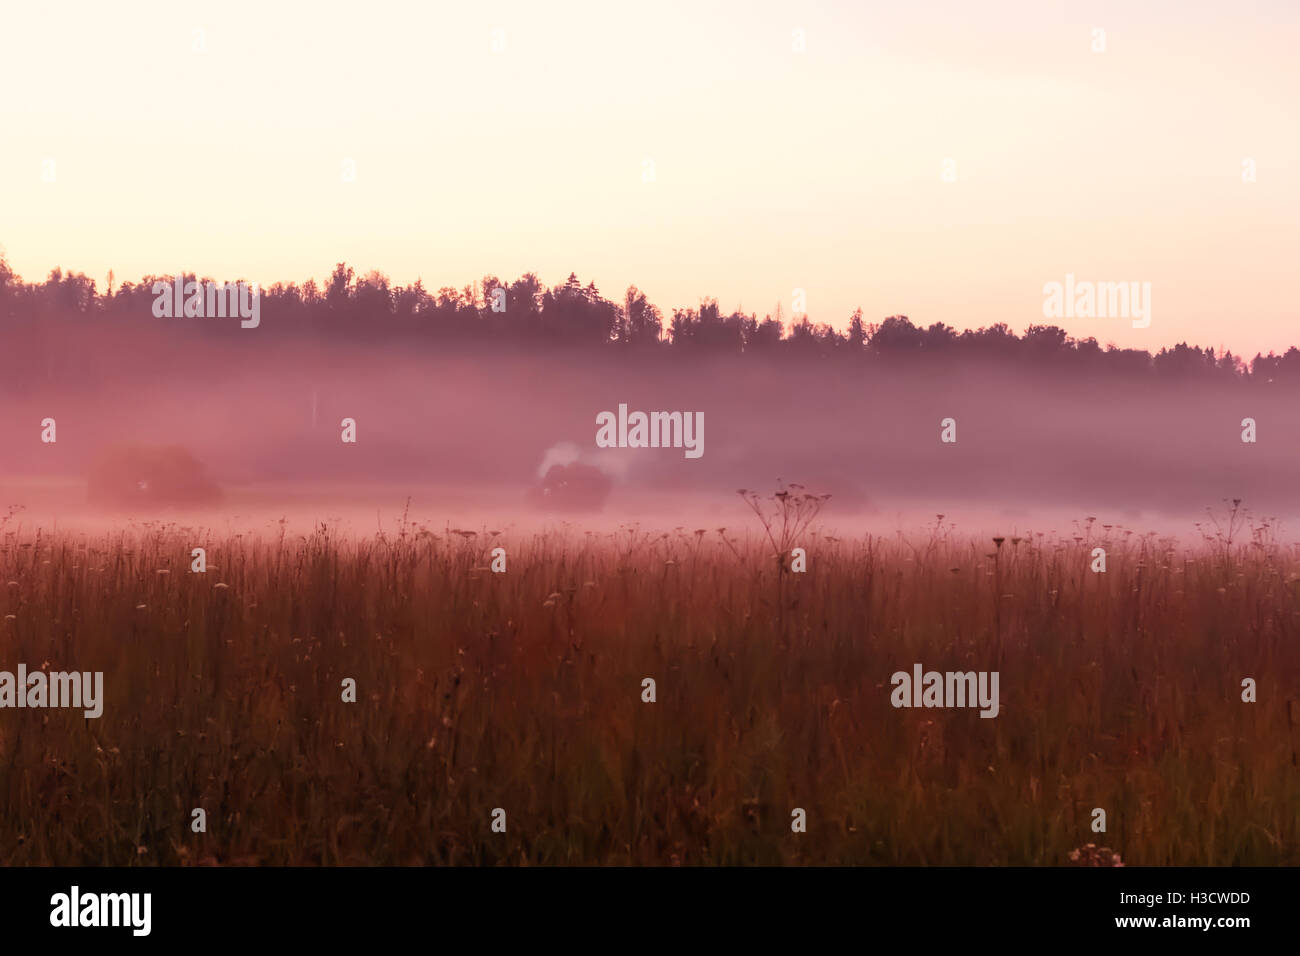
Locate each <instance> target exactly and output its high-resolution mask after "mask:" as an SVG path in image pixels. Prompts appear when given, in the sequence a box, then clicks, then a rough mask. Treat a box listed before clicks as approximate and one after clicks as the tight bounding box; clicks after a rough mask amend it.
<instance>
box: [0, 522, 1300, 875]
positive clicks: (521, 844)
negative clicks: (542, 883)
mask: <svg viewBox="0 0 1300 956" xmlns="http://www.w3.org/2000/svg"><path fill="white" fill-rule="evenodd" d="M19 520H20V519H19V518H18V517H12V518H11V519H10V521H9V523H8V525H7V527H5V526H4V525H3V521H4V514H3V511H2V510H0V642H2V646H3V654H0V670H7V671H14V670H16V668H17V666H18V664H19V663H25V664H26V665H27V666H28V668H29V669H30V670H35V669H38V668H42V667H44V668H46V669H48V670H74V669H75V670H79V671H100V670H102V671H103V672H104V682H105V698H106V699H105V703H104V712H103V716H102V717H101V718H99V719H89V720H88V719H86V718H84V717H83V716H82V714H81V711H80V710H53V709H47V710H32V709H4V710H0V818H3V819H4V821H5V826H4V827H3V828H2V829H0V860H3V861H4V862H5V863H8V864H18V865H22V864H115V865H136V864H142V865H149V864H201V863H221V864H235V863H259V864H336V863H341V864H432V863H437V864H470V863H478V864H483V863H486V864H491V863H524V862H529V863H538V864H576V863H595V864H629V863H637V864H683V865H691V864H704V863H721V864H751V863H795V864H815V863H853V864H1029V865H1049V866H1054V865H1064V864H1066V863H1067V862H1068V861H1069V856H1070V852H1071V851H1072V850H1073V849H1075V848H1077V847H1080V846H1083V845H1085V844H1088V843H1096V844H1099V845H1105V846H1107V847H1110V848H1112V849H1113V850H1114V851H1116V852H1118V853H1120V854H1121V855H1122V858H1123V860H1124V862H1125V864H1126V865H1146V864H1154V865H1162V864H1211V865H1226V864H1297V863H1300V767H1297V753H1298V752H1300V699H1298V698H1300V577H1298V575H1300V553H1297V550H1296V548H1295V546H1293V545H1291V544H1289V543H1283V542H1281V541H1279V540H1275V538H1274V529H1273V528H1272V527H1270V526H1268V525H1267V524H1263V523H1257V522H1246V523H1244V524H1243V526H1242V527H1241V528H1240V529H1239V530H1238V531H1237V532H1236V533H1235V534H1234V537H1233V540H1232V542H1231V543H1229V542H1228V541H1227V539H1226V536H1220V537H1215V536H1214V535H1213V534H1211V535H1210V536H1209V537H1207V538H1206V539H1205V540H1201V541H1197V542H1189V541H1186V540H1184V541H1182V542H1174V541H1173V540H1172V539H1161V538H1158V537H1156V536H1154V535H1143V534H1139V533H1131V532H1127V531H1125V530H1123V529H1120V528H1115V527H1112V528H1109V529H1107V528H1103V527H1102V526H1101V525H1100V524H1099V523H1088V522H1086V521H1082V520H1081V522H1080V532H1079V534H1078V535H1077V536H1074V535H1070V534H1065V535H1062V536H1052V535H1038V534H1033V535H1031V536H1029V537H1024V538H1020V537H1013V536H1008V537H1007V538H1006V540H1005V541H1003V542H1002V543H1001V544H1000V545H995V544H994V542H993V541H992V540H990V539H989V538H987V537H978V538H976V537H972V536H969V535H967V534H965V533H960V532H959V533H956V534H954V533H951V532H949V531H948V530H946V527H945V525H944V524H943V523H942V522H939V523H936V525H935V527H934V528H933V529H932V530H930V531H928V532H924V533H920V534H915V535H911V536H898V535H893V536H886V537H883V538H882V537H870V536H864V537H856V538H852V539H847V538H846V539H840V538H837V537H834V536H828V535H826V534H818V533H815V532H812V531H810V532H807V533H806V534H804V535H802V536H801V537H800V538H799V539H798V540H796V541H789V542H784V543H786V544H790V545H793V546H800V547H803V548H805V549H806V551H807V571H806V572H805V573H793V572H792V571H790V570H789V566H790V561H789V558H788V556H787V558H786V559H785V561H784V564H781V563H779V562H778V561H777V560H776V559H775V558H774V556H773V551H774V549H773V547H771V546H770V543H769V542H767V541H766V540H765V539H762V538H761V537H760V536H759V535H758V534H756V533H755V532H757V531H759V530H760V529H759V528H758V525H757V523H755V522H753V520H752V515H751V516H750V523H749V525H744V524H735V525H733V526H729V527H727V528H726V530H725V532H721V531H719V530H718V529H717V528H714V527H707V528H703V527H701V528H699V529H698V530H697V529H696V528H695V527H685V528H682V529H680V530H669V531H666V532H660V531H654V532H649V531H645V530H635V529H631V530H623V531H621V532H614V533H609V532H601V533H590V534H586V533H583V530H582V527H581V522H578V523H577V524H576V526H573V527H570V528H567V529H559V530H553V531H551V532H548V533H545V534H530V533H525V532H518V531H516V532H510V531H506V532H505V533H502V534H500V535H495V536H494V535H493V534H492V533H491V532H492V530H494V529H493V528H492V527H491V526H490V525H489V526H487V527H481V526H475V527H474V528H473V529H472V531H474V532H476V533H470V530H471V529H466V531H465V533H457V532H456V530H454V526H453V528H447V527H446V526H444V525H442V524H440V525H439V526H437V527H425V526H422V525H421V524H419V523H415V522H411V523H406V524H404V523H402V522H401V521H400V519H398V520H394V521H393V522H391V523H388V522H385V525H384V531H383V533H382V534H374V533H371V534H368V535H367V534H363V535H346V534H342V533H339V532H337V531H336V530H334V529H332V528H330V527H328V526H326V527H318V528H316V529H315V531H314V532H309V533H297V532H296V531H291V530H289V529H287V528H286V529H285V531H284V534H283V537H279V536H277V535H276V534H275V529H274V527H272V528H271V529H270V530H268V531H267V532H266V533H264V534H262V535H260V536H254V535H239V534H234V535H230V536H225V535H224V534H222V533H214V532H210V531H205V532H196V531H191V530H188V529H185V528H183V527H180V526H178V525H175V524H164V523H156V524H153V525H148V524H145V525H141V524H134V525H131V526H126V525H123V526H122V528H121V529H119V530H116V531H113V532H111V533H96V534H93V535H82V534H77V533H73V532H69V531H57V532H53V533H51V532H50V531H48V530H43V529H41V528H40V527H38V526H35V525H34V524H33V523H32V522H31V521H30V520H24V521H22V523H21V526H20V524H19ZM728 524H731V522H728ZM1252 525H1253V527H1252ZM778 540H779V539H778ZM1099 546H1101V547H1104V548H1105V549H1106V551H1107V570H1106V573H1104V574H1095V573H1092V572H1091V571H1090V570H1089V566H1090V562H1091V560H1092V559H1091V554H1092V551H1093V549H1094V548H1095V547H1099ZM195 547H203V548H205V549H206V553H207V561H208V562H209V564H208V569H207V571H206V573H204V574H195V573H191V572H190V570H189V568H190V563H191V549H192V548H195ZM494 547H504V548H505V549H506V555H507V570H506V571H505V573H493V572H492V571H491V570H489V565H490V563H491V561H492V557H491V553H490V552H491V549H492V548H494ZM783 567H784V568H785V570H783V569H782V568H783ZM918 662H919V663H921V664H922V665H924V666H925V668H927V669H936V670H940V671H950V670H953V671H955V670H963V671H964V670H976V671H981V670H985V671H994V670H995V671H998V672H999V673H1000V675H1001V679H1000V687H1001V701H1000V712H999V714H998V716H997V717H996V718H995V719H981V718H980V716H979V714H978V712H977V711H975V710H971V709H964V710H963V709H895V708H894V707H893V706H891V703H890V697H891V686H890V675H891V674H892V673H893V672H895V671H900V670H901V671H910V670H911V668H912V666H913V664H915V663H918ZM1247 677H1250V678H1253V679H1254V680H1255V681H1256V682H1257V685H1258V691H1257V693H1258V701H1257V702H1255V703H1244V702H1243V701H1242V679H1243V678H1247ZM347 678H351V679H353V680H355V682H356V687H357V694H356V698H357V699H356V702H355V703H349V702H344V701H343V700H342V699H341V698H342V690H341V688H342V686H343V681H344V680H345V679H347ZM644 678H653V679H654V681H655V682H656V696H657V699H656V700H655V702H653V703H646V702H643V701H642V681H643V679H644ZM194 808H203V809H204V810H205V812H206V818H207V832H206V833H195V832H192V830H191V826H190V824H191V820H192V810H193V809H194ZM497 808H501V809H503V810H504V811H505V814H506V820H507V828H506V832H504V833H501V832H494V831H493V830H492V816H493V811H494V810H495V809H497ZM795 808H802V809H803V810H805V811H806V816H807V831H806V832H804V833H793V832H791V813H792V811H793V810H794V809H795ZM1094 808H1103V809H1105V810H1106V813H1107V827H1108V828H1107V832H1105V833H1094V832H1092V831H1091V829H1090V826H1089V824H1090V822H1091V820H1092V816H1091V814H1092V811H1093V809H1094Z"/></svg>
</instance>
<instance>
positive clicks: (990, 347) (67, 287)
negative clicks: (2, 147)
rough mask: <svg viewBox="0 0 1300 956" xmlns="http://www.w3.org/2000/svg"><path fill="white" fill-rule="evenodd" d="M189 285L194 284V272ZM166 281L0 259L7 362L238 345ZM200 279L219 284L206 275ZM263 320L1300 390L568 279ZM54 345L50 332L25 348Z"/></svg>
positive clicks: (1203, 360) (517, 342)
mask: <svg viewBox="0 0 1300 956" xmlns="http://www.w3.org/2000/svg"><path fill="white" fill-rule="evenodd" d="M186 278H187V279H195V278H197V277H195V276H193V275H190V276H187V277H186ZM159 281H161V282H168V283H170V282H171V281H172V277H171V276H153V275H151V276H145V277H144V278H143V279H141V280H140V281H138V282H134V283H133V282H123V283H121V284H119V285H114V280H113V276H112V273H110V274H109V276H108V280H107V284H106V291H103V292H101V291H99V289H98V287H97V283H96V282H95V281H94V280H92V279H90V278H88V277H87V276H85V275H84V274H81V273H73V272H68V273H64V272H63V271H62V270H60V269H55V270H53V271H52V272H51V273H50V274H49V276H48V278H46V280H45V281H44V282H24V281H23V280H22V279H21V278H20V277H19V276H18V275H17V274H15V273H14V271H13V270H12V269H11V268H10V266H9V265H8V263H7V262H6V261H5V260H4V259H3V258H0V322H3V323H4V327H3V334H4V339H5V340H7V342H8V347H7V348H5V349H3V350H0V351H8V352H9V357H10V359H11V361H17V360H19V359H20V356H19V355H17V354H15V352H16V350H18V349H20V348H21V346H22V345H23V344H24V341H23V336H22V332H23V330H24V328H26V329H28V330H34V329H35V328H36V327H38V326H39V324H41V323H44V322H45V321H46V320H55V319H57V320H59V321H61V322H64V323H66V322H68V321H74V320H77V319H81V320H83V321H84V320H90V321H101V320H102V321H116V322H121V323H126V324H130V325H136V324H138V323H145V322H152V323H165V324H166V326H167V327H169V328H187V327H188V328H189V329H192V330H197V332H198V333H199V334H203V335H222V336H225V335H229V334H233V333H234V332H237V331H239V328H240V327H239V324H238V323H237V322H229V321H223V320H221V319H157V318H154V316H153V311H152V307H153V302H154V299H155V296H154V293H153V288H154V283H155V282H159ZM198 281H200V282H206V281H210V280H207V279H199V280H198ZM260 309H261V316H262V319H261V323H260V325H259V327H258V328H257V330H256V331H255V332H247V331H244V332H241V335H249V334H255V335H260V336H267V337H270V338H274V339H280V340H284V339H293V338H295V337H305V338H306V339H307V340H309V341H313V342H322V343H324V342H330V341H337V342H341V343H346V342H350V341H351V342H355V341H366V342H370V343H373V344H385V343H390V342H391V343H401V344H403V345H404V346H412V347H415V348H417V349H418V348H419V347H420V346H421V345H422V344H423V345H427V346H429V347H436V348H439V349H442V350H446V349H448V348H455V347H457V346H461V347H469V346H478V347H484V346H486V347H490V348H496V349H510V350H526V351H530V352H533V351H537V350H539V349H544V348H552V347H563V348H574V347H584V348H593V347H596V348H601V349H605V350H609V351H611V352H622V353H624V354H632V353H634V352H635V353H639V354H650V353H652V352H659V353H662V354H666V355H674V354H675V355H679V356H680V355H685V354H688V353H689V354H692V355H696V356H700V357H703V356H708V355H762V356H767V357H771V358H790V359H796V358H798V359H835V360H843V361H848V362H854V361H856V362H863V363H867V362H872V361H876V362H887V363H889V364H891V365H897V364H906V363H908V362H911V361H915V360H917V359H925V360H927V361H958V362H965V361H969V360H979V361H981V362H987V361H995V362H1011V363H1017V364H1023V365H1025V366H1026V367H1032V368H1035V369H1038V370H1043V369H1059V370H1060V371H1062V372H1065V371H1069V370H1071V369H1073V370H1076V371H1078V372H1080V373H1101V374H1107V373H1110V374H1120V375H1124V376H1137V377H1148V378H1155V379H1160V378H1165V379H1169V378H1176V379H1184V380H1185V379H1189V378H1191V379H1207V380H1218V381H1226V380H1233V379H1236V380H1242V381H1247V380H1249V381H1256V382H1261V383H1270V382H1292V383H1300V349H1297V348H1296V347H1295V346H1292V347H1291V348H1289V349H1287V351H1286V352H1285V353H1284V354H1282V355H1275V354H1273V353H1270V354H1269V355H1256V356H1255V357H1254V358H1253V359H1252V360H1250V361H1248V362H1247V361H1245V360H1243V359H1242V358H1241V357H1239V356H1235V355H1233V354H1232V353H1231V352H1230V351H1219V352H1216V350H1215V349H1214V348H1204V347H1201V346H1195V345H1188V344H1186V343H1182V344H1178V345H1175V346H1173V347H1172V348H1162V349H1160V351H1158V352H1157V353H1155V354H1154V355H1153V354H1151V353H1149V352H1147V351H1144V350H1141V349H1127V348H1118V347H1116V346H1115V345H1113V344H1110V345H1105V346H1103V345H1102V344H1100V343H1099V342H1098V341H1097V340H1096V339H1095V338H1091V337H1090V338H1084V339H1076V338H1073V337H1071V336H1070V335H1068V334H1067V333H1066V332H1065V330H1064V329H1061V328H1058V327H1056V326H1053V325H1030V326H1029V327H1028V328H1027V329H1026V330H1025V332H1024V334H1022V335H1017V334H1016V333H1015V332H1013V331H1012V330H1011V329H1010V328H1009V327H1008V325H1007V324H1006V323H997V324H994V325H992V326H989V327H987V328H980V329H976V330H966V331H960V332H959V331H957V330H956V329H954V328H953V327H952V326H949V325H947V324H945V323H942V322H936V323H933V324H931V325H929V326H928V327H925V326H918V325H915V324H913V323H912V322H911V320H910V319H908V317H907V316H904V315H893V316H889V317H887V318H885V319H883V320H882V321H880V322H878V323H877V322H867V321H865V320H864V318H863V316H862V312H861V310H860V309H859V310H857V311H856V312H854V314H853V315H852V316H851V317H849V321H848V324H847V329H846V330H845V331H843V332H841V331H838V330H837V329H835V328H834V327H833V326H831V325H830V324H829V323H825V322H819V323H814V322H813V321H812V320H811V319H810V318H809V317H808V316H806V315H799V316H797V317H791V318H789V319H786V318H785V317H783V315H782V309H781V306H780V305H778V306H777V308H776V309H775V312H774V314H767V315H764V317H763V318H762V319H759V318H758V317H757V315H756V314H755V313H750V314H744V313H742V312H738V311H733V312H731V313H724V312H723V311H722V310H721V308H720V307H719V305H718V302H717V300H716V299H705V300H703V301H702V302H701V303H700V305H699V307H698V308H675V309H673V310H672V313H671V315H666V314H665V313H663V312H661V311H660V310H659V309H658V308H657V307H656V306H655V305H653V304H652V303H650V302H649V301H647V299H646V296H645V295H644V293H642V292H641V291H640V290H638V289H637V288H636V287H635V286H632V287H630V288H629V289H628V290H627V292H626V293H625V294H624V296H623V297H622V300H621V301H614V300H611V299H608V298H606V297H605V296H603V295H602V294H601V293H600V291H599V290H598V289H597V288H596V286H595V284H594V283H588V284H586V285H583V284H582V282H581V281H580V280H579V279H578V277H577V276H576V275H574V274H570V275H569V277H568V279H567V280H566V281H565V282H564V283H563V284H561V285H558V286H555V287H551V288H548V287H547V286H545V285H543V284H542V283H541V282H540V281H539V279H538V277H537V276H536V275H534V274H532V273H528V274H525V275H523V276H521V277H520V278H518V279H515V280H514V281H512V282H506V281H504V280H501V279H498V278H497V277H495V276H492V275H487V276H484V277H483V278H482V279H481V280H479V281H477V282H475V283H472V284H470V285H467V286H465V287H463V288H459V289H457V288H452V287H444V288H441V289H439V290H438V291H436V292H432V291H430V290H428V289H426V288H425V287H424V286H423V284H422V283H421V282H416V283H415V284H414V285H410V286H395V285H392V284H391V283H390V281H389V279H388V278H387V277H386V276H385V275H383V274H381V273H379V272H375V271H372V272H369V273H367V274H366V275H364V276H358V275H357V274H356V272H355V270H353V269H352V268H351V267H349V266H347V265H346V264H344V263H339V264H338V265H337V266H336V267H335V269H334V271H333V273H332V274H331V275H330V278H329V280H328V282H326V283H325V284H324V286H320V285H318V284H317V283H316V282H315V280H308V281H307V282H305V283H303V284H301V285H299V284H297V283H292V282H290V283H280V282H278V283H276V284H275V285H273V286H272V287H270V288H269V289H266V290H264V291H263V293H262V297H261V303H260ZM40 341H48V339H46V338H45V337H44V336H38V337H36V338H32V339H31V340H30V341H29V344H32V345H36V344H37V343H38V342H40Z"/></svg>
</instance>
